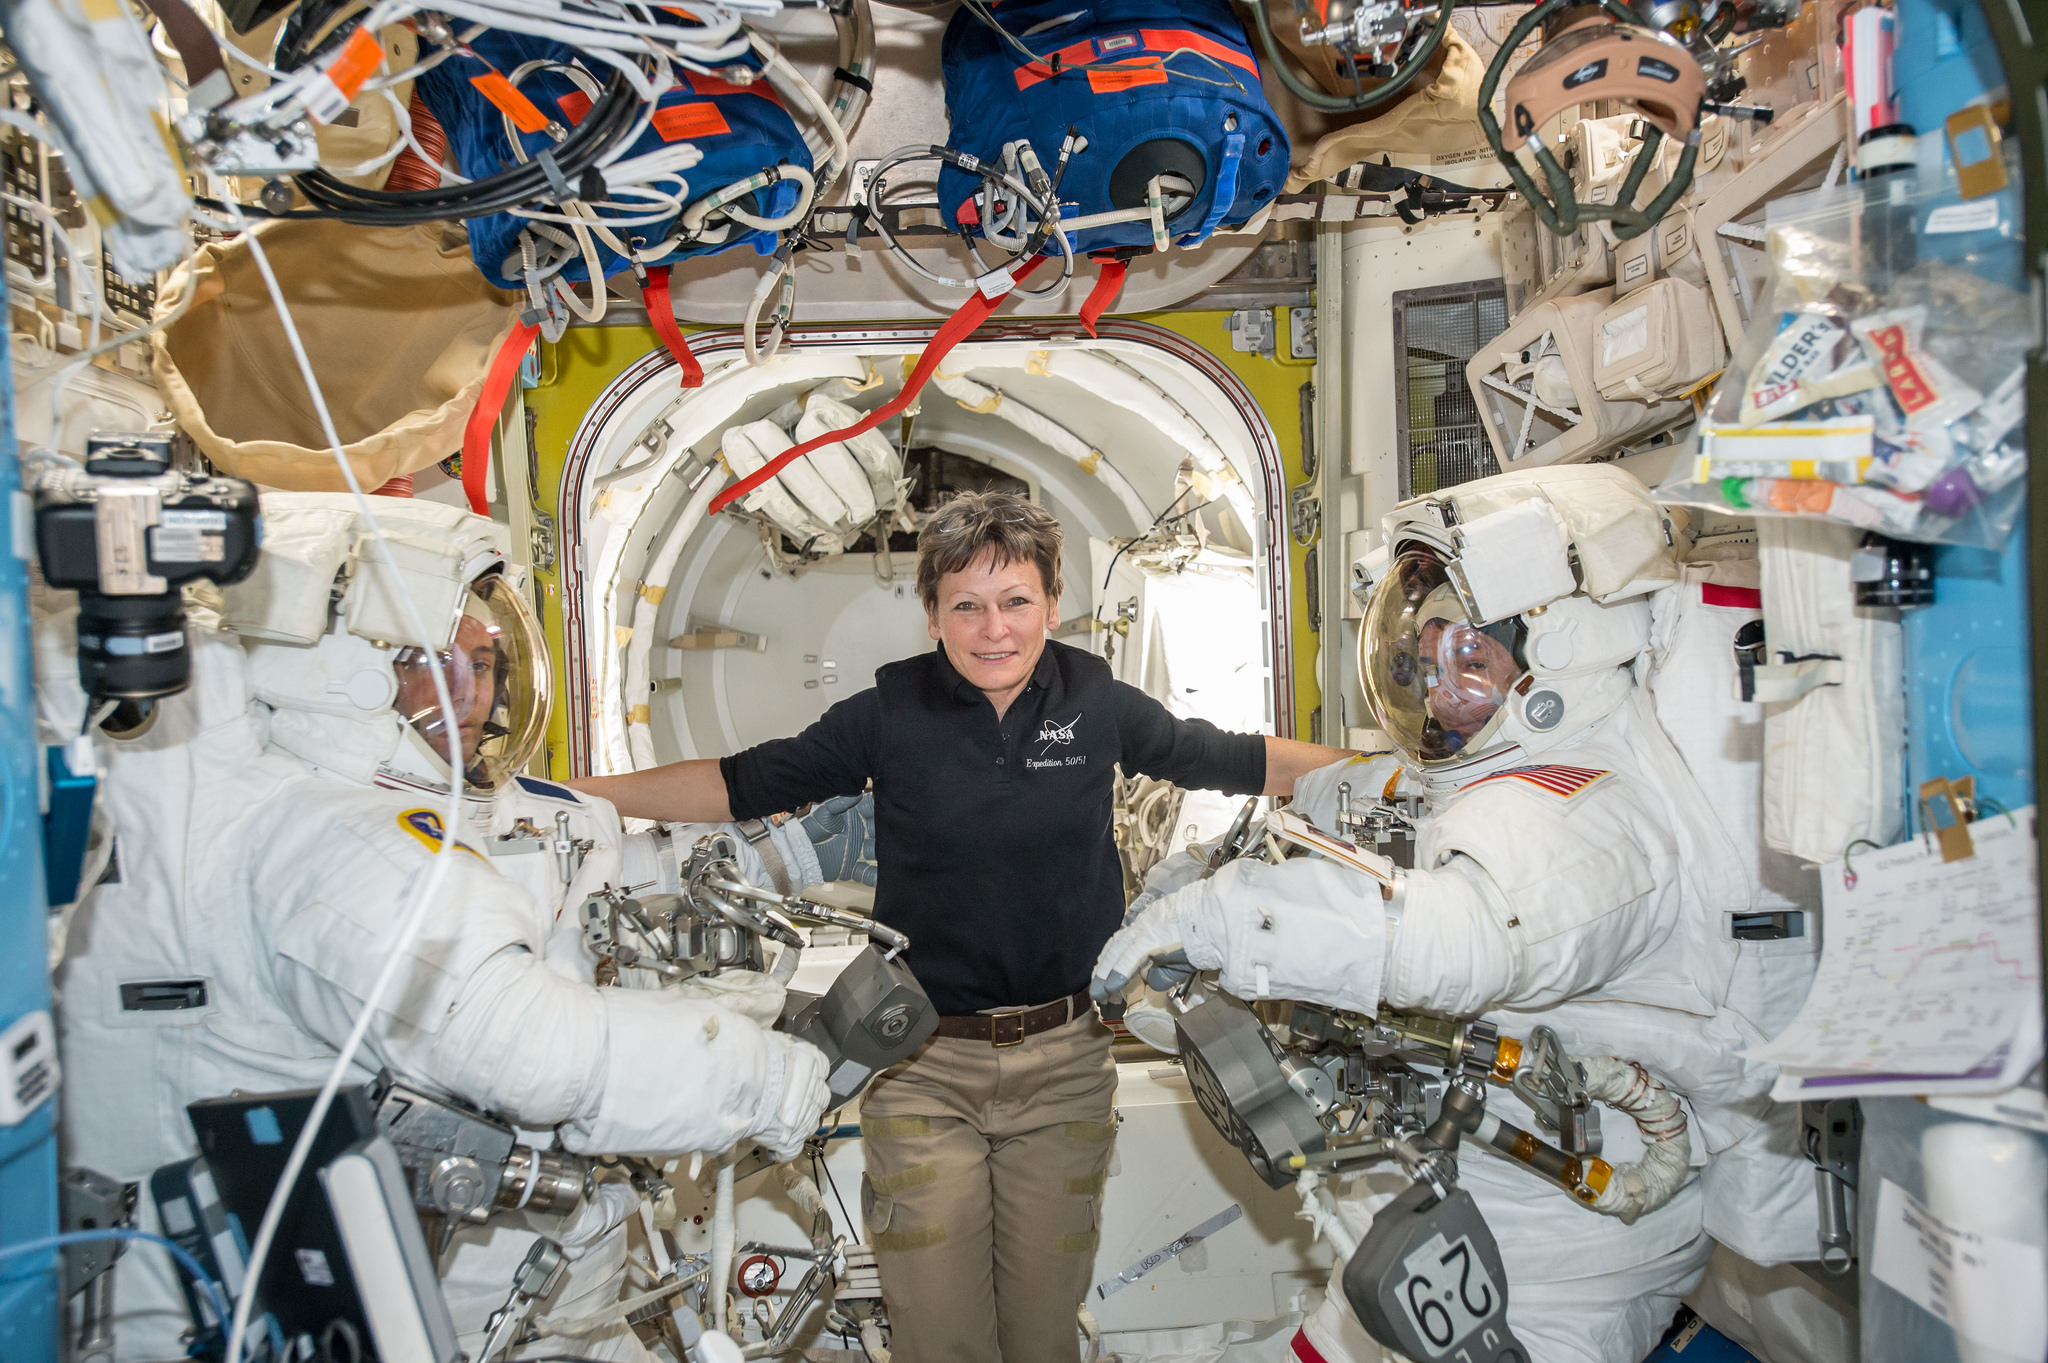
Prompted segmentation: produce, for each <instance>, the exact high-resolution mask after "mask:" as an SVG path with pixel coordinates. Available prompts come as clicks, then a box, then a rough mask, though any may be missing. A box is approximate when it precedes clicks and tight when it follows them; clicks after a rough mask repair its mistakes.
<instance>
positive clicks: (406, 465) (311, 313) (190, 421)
mask: <svg viewBox="0 0 2048 1363" xmlns="http://www.w3.org/2000/svg"><path fill="white" fill-rule="evenodd" d="M255 230H256V231H257V232H260V233H261V234H262V239H263V249H264V252H265V254H266V255H267V256H268V257H269V258H270V263H271V268H272V269H273V270H274V271H275V272H276V274H277V278H278V282H279V283H280V285H281V286H282V287H283V289H284V295H285V299H286V301H287V302H288V303H289V304H290V306H291V311H292V320H293V322H294V323H296V324H297V326H298V329H299V335H300V336H301V338H302V339H303V340H304V342H305V346H306V352H307V354H308V355H309V356H310V357H311V359H312V361H313V369H314V372H315V373H316V374H317V375H318V376H319V379H320V384H321V389H322V391H323V392H324V393H325V395H326V398H327V405H328V410H329V411H330V412H331V413H332V414H333V416H334V424H335V428H336V430H337V431H338V432H339V433H340V435H341V439H342V442H343V451H344V453H346V454H347V455H348V458H349V462H350V463H351V464H352V465H353V466H354V468H355V473H356V478H357V479H358V481H360V482H361V483H362V485H363V487H364V488H365V489H366V490H367V489H371V488H375V487H377V486H378V485H380V484H381V483H383V482H385V481H386V480H388V479H390V478H392V477H394V476H396V475H398V474H402V473H413V472H416V471H418V470H420V469H423V468H426V467H427V466H428V465H429V464H433V463H435V462H437V461H439V460H442V459H445V458H447V457H448V456H449V455H451V454H453V453H455V452H456V451H457V450H459V449H460V448H461V447H462V428H463V423H464V422H466V421H467V420H468V418H469V413H470V409H471V408H473V407H475V406H476V400H477V395H478V394H479V393H480V392H482V390H483V385H484V375H485V372H486V371H487V370H488V369H489V367H490V362H491V357H492V355H494V354H495V353H496V352H497V349H498V347H499V345H500V344H501V343H502V342H503V341H504V339H505V337H506V336H507V335H508V334H509V333H510V331H511V329H512V325H513V322H514V321H515V319H516V318H517V315H518V309H519V302H520V300H519V296H518V295H516V294H512V293H507V292H505V291H503V290H500V289H494V288H492V287H491V286H490V285H489V284H487V283H486V282H485V281H484V277H483V276H482V275H481V274H479V273H477V269H476V267H475V266H474V265H473V264H471V263H470V259H469V249H468V243H467V242H466V241H465V240H464V239H463V238H462V236H461V235H460V234H459V233H454V234H451V235H450V236H448V237H447V238H446V239H444V238H443V235H442V233H443V229H442V227H441V226H440V225H439V224H429V225H425V226H419V227H355V226H350V225H349V224H347V223H340V222H328V221H316V220H311V219H281V220H277V221H272V222H267V223H263V224H261V225H260V226H258V227H257V228H256V229H255ZM187 287H191V288H195V289H196V290H197V294H196V296H195V297H194V299H193V302H192V306H191V308H190V310H189V311H187V312H186V313H185V315H184V316H183V317H181V318H179V319H178V320H177V321H176V322H174V323H172V324H171V325H170V326H169V327H166V328H165V329H164V330H162V331H160V332H158V333H156V334H155V335H154V336H152V337H151V338H150V348H151V357H152V360H153V362H154V367H155V370H156V381H157V385H158V387H159V388H161V389H162V390H163V394H164V398H165V400H166V401H167V402H168V403H169V404H170V408H171V412H172V414H173V415H174V416H175V417H176V418H177V420H178V424H179V426H181V427H182V428H184V430H185V431H186V432H187V433H188V434H189V435H190V436H191V437H192V439H193V440H194V442H196V443H197V444H198V446H199V448H200V450H201V451H203V452H204V453H205V455H206V457H207V458H208V459H210V460H212V461H213V464H214V466H215V467H216V468H218V469H220V470H221V472H223V473H229V474H234V475H236V476H237V477H241V478H248V479H250V480H252V481H254V482H257V483H260V484H262V485H263V486H265V487H271V488H280V489H284V490H286V491H292V492H339V491H343V490H345V484H344V483H343V482H342V478H341V471H340V470H339V469H338V468H336V467H335V464H334V456H333V455H332V454H330V453H329V452H328V449H327V444H326V441H325V440H324V439H323V438H322V436H321V434H320V423H319V419H318V417H316V416H315V415H314V411H313V402H312V399H311V397H310V396H309V395H308V394H307V392H306V385H305V382H304V380H303V379H301V378H300V376H299V370H298V366H297V364H296V363H295V362H294V360H293V359H292V353H291V348H290V346H289V345H288V344H287V343H286V341H285V335H284V328H283V327H282V326H281V325H280V324H279V322H278V318H277V313H276V310H275V309H274V308H273V307H272V306H271V302H270V296H269V293H268V292H267V291H266V290H265V288H264V286H263V277H262V275H261V274H259V273H258V272H257V269H256V262H255V260H254V258H253V257H252V256H251V254H250V252H249V248H248V246H247V245H246V244H245V242H244V241H243V240H242V239H239V238H238V239H236V240H234V241H230V242H219V243H215V244H213V245H210V246H207V247H205V248H204V249H202V250H201V251H200V252H199V253H198V254H197V255H196V256H194V257H193V259H192V260H191V261H190V262H189V263H188V264H186V265H182V266H180V267H179V268H178V269H177V270H176V271H175V272H173V274H172V276H171V278H170V280H169V281H168V282H167V283H166V286H165V288H164V289H163V291H162V295H161V298H162V300H163V301H161V302H160V303H159V307H160V308H161V309H168V308H169V307H170V306H171V305H172V300H174V299H176V298H178V297H182V296H183V294H184V291H185V289H186V288H187Z"/></svg>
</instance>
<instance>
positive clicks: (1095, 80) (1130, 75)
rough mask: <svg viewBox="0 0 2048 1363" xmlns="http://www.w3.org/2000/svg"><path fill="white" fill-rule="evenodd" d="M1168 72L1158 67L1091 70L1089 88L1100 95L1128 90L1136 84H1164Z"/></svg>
mask: <svg viewBox="0 0 2048 1363" xmlns="http://www.w3.org/2000/svg"><path fill="white" fill-rule="evenodd" d="M1164 84H1166V73H1165V72H1164V71H1161V70H1160V69H1158V68H1157V67H1153V68H1151V69H1149V70H1125V71H1117V70H1110V71H1090V72H1089V73H1088V88H1089V89H1091V90H1093V91H1094V92H1095V93H1096V94H1098V95H1113V94H1115V93H1116V92H1117V91H1119V90H1128V89H1130V88H1131V87H1132V86H1134V85H1164Z"/></svg>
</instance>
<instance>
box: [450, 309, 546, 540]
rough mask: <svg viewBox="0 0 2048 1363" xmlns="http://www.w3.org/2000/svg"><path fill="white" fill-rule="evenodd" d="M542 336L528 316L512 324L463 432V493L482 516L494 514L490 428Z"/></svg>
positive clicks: (493, 358) (496, 422)
mask: <svg viewBox="0 0 2048 1363" xmlns="http://www.w3.org/2000/svg"><path fill="white" fill-rule="evenodd" d="M539 333H540V327H539V326H538V325H536V324H535V323H533V322H529V321H528V320H527V319H526V317H525V316H522V317H520V319H519V320H518V321H517V322H515V323H513V324H512V330H511V331H509V332H507V333H506V335H505V343H504V344H503V345H501V346H499V347H498V353H497V354H496V355H493V356H492V357H491V367H490V370H489V372H488V373H486V374H485V375H484V390H483V392H481V393H479V394H478V395H477V399H476V406H475V408H474V409H472V410H471V412H470V414H469V421H468V422H467V423H466V424H464V426H463V428H462V491H463V494H464V495H465V496H467V497H468V498H469V509H470V510H471V511H474V512H475V513H476V514H477V515H479V516H488V515H490V514H491V503H490V499H489V498H488V497H486V496H485V495H484V471H485V470H486V469H488V468H489V467H490V466H491V428H492V427H494V426H496V425H497V424H498V414H499V413H500V412H502V411H504V410H505V399H506V398H508V397H510V396H512V380H513V379H515V378H517V377H518V376H519V362H520V361H521V360H523V359H525V358H526V351H527V348H528V347H529V346H531V345H532V344H533V338H534V337H535V336H536V335H538V334H539Z"/></svg>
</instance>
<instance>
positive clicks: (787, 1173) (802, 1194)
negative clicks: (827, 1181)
mask: <svg viewBox="0 0 2048 1363" xmlns="http://www.w3.org/2000/svg"><path fill="white" fill-rule="evenodd" d="M769 1168H770V1169H772V1170H773V1171H774V1173H775V1180H776V1182H778V1183H780V1184H781V1185H782V1188H783V1191H784V1192H787V1193H788V1194H789V1197H790V1200H791V1201H792V1202H794V1203H796V1205H797V1206H798V1207H800V1208H802V1209H803V1210H804V1211H805V1212H806V1213H807V1214H809V1215H811V1216H822V1215H827V1214H828V1213H827V1212H826V1210H825V1195H824V1194H823V1193H821V1192H819V1191H818V1185H817V1184H816V1183H815V1182H813V1181H812V1179H811V1177H810V1175H808V1174H805V1173H804V1172H802V1171H801V1170H799V1169H798V1168H797V1167H796V1165H794V1164H774V1165H770V1166H769Z"/></svg>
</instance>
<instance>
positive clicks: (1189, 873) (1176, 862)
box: [1123, 848, 1209, 927]
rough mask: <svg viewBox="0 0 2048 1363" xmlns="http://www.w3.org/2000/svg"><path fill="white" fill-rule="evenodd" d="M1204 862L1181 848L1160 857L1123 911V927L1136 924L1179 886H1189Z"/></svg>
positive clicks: (1202, 868) (1196, 877) (1205, 864)
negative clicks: (1144, 913)
mask: <svg viewBox="0 0 2048 1363" xmlns="http://www.w3.org/2000/svg"><path fill="white" fill-rule="evenodd" d="M1208 864H1209V863H1208V861H1207V860H1206V859H1205V858H1203V857H1198V856H1196V855H1194V854H1193V853H1192V852H1190V851H1188V850H1187V849H1185V848H1183V849H1182V850H1181V851H1178V852H1169V853H1167V854H1166V855H1165V856H1163V857H1161V858H1160V859H1159V860H1158V862H1157V863H1156V864H1155V865H1154V866H1153V867H1152V869H1151V870H1149V871H1147V872H1146V873H1145V885H1144V888H1143V889H1141V890H1139V891H1138V893H1137V895H1136V896H1135V897H1134V898H1133V899H1132V900H1131V904H1130V907H1129V908H1127V909H1125V910H1124V921H1123V926H1125V927H1129V926H1130V925H1131V924H1133V923H1135V922H1137V921H1138V915H1139V914H1141V913H1143V912H1144V911H1145V910H1146V909H1148V908H1150V907H1151V906H1152V905H1154V904H1157V903H1158V902H1159V901H1160V900H1162V899H1164V898H1166V896H1167V895H1169V894H1172V893H1173V892H1174V891H1175V890H1178V889H1179V888H1181V886H1183V885H1189V884H1192V883H1194V882H1195V881H1197V880H1200V879H1201V878H1202V872H1203V871H1204V870H1205V869H1206V868H1207V867H1208Z"/></svg>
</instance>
